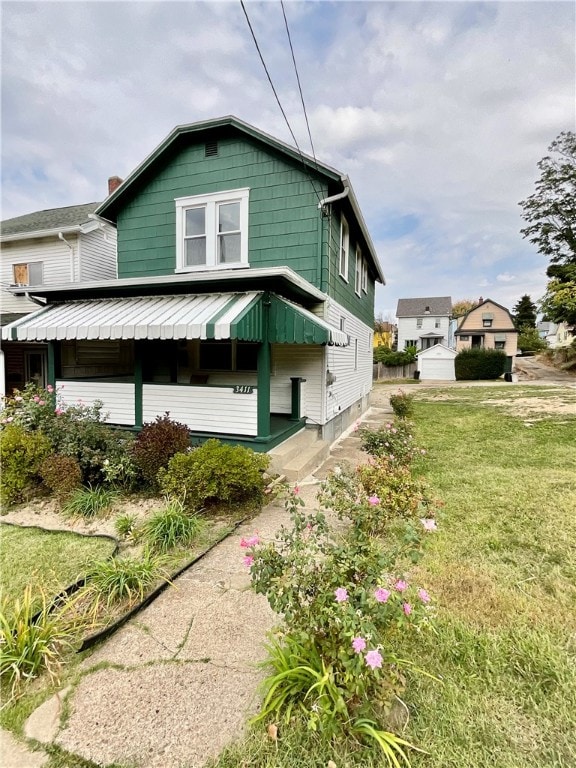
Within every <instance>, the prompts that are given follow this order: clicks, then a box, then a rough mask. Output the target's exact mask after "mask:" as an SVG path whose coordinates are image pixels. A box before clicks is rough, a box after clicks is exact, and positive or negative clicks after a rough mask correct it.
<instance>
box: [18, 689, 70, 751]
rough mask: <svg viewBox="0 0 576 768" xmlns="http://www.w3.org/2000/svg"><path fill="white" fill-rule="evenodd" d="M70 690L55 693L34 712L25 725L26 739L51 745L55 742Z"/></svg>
mask: <svg viewBox="0 0 576 768" xmlns="http://www.w3.org/2000/svg"><path fill="white" fill-rule="evenodd" d="M70 690H71V689H70V686H67V687H66V688H64V689H63V690H61V691H58V693H55V694H54V696H51V697H50V698H49V699H48V701H45V702H44V704H41V705H40V706H39V707H38V709H36V710H35V711H34V712H32V714H31V715H30V717H29V718H28V720H26V722H25V723H24V735H25V736H26V738H28V739H36V741H39V742H41V743H42V744H50V742H52V741H54V738H55V737H56V734H57V733H58V728H59V727H60V715H61V714H62V706H63V704H64V700H65V699H66V696H67V695H68V693H69V691H70Z"/></svg>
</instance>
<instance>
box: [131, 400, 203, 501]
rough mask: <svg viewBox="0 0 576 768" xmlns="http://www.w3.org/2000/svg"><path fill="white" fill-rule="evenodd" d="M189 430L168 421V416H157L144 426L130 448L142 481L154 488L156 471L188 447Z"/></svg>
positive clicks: (175, 422)
mask: <svg viewBox="0 0 576 768" xmlns="http://www.w3.org/2000/svg"><path fill="white" fill-rule="evenodd" d="M189 445H190V443H189V430H188V427H187V426H186V425H185V424H180V423H179V422H177V421H172V419H170V414H169V413H165V414H164V416H157V417H156V421H153V422H149V423H147V424H144V426H143V427H142V430H141V432H140V434H139V435H138V437H137V438H136V440H135V442H134V445H133V447H132V458H133V459H134V463H135V464H136V466H137V467H138V469H139V470H140V473H141V474H142V477H143V479H144V481H145V482H146V483H147V484H148V485H149V486H151V487H156V478H157V476H158V471H159V470H160V469H161V468H163V467H166V466H167V465H168V462H169V461H170V459H171V458H172V456H174V454H176V453H182V452H184V451H186V450H187V449H188V447H189Z"/></svg>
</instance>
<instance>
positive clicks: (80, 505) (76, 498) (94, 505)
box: [62, 485, 118, 519]
mask: <svg viewBox="0 0 576 768" xmlns="http://www.w3.org/2000/svg"><path fill="white" fill-rule="evenodd" d="M117 496H118V493H117V491H115V490H113V489H112V488H104V487H103V486H101V485H98V486H96V487H95V488H93V487H92V486H91V485H90V486H88V488H78V489H77V490H76V491H74V492H73V493H72V494H71V495H70V496H69V498H68V499H67V501H66V502H65V503H64V504H63V506H62V511H63V513H64V514H65V515H68V516H69V517H84V518H86V519H92V518H94V517H97V516H98V515H101V514H102V513H103V512H105V511H106V510H108V509H110V507H111V506H112V504H113V503H114V501H115V499H116V498H117Z"/></svg>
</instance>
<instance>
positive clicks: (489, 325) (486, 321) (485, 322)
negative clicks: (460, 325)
mask: <svg viewBox="0 0 576 768" xmlns="http://www.w3.org/2000/svg"><path fill="white" fill-rule="evenodd" d="M482 327H483V328H492V320H489V319H484V320H482Z"/></svg>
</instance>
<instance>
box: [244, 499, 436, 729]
mask: <svg viewBox="0 0 576 768" xmlns="http://www.w3.org/2000/svg"><path fill="white" fill-rule="evenodd" d="M286 506H287V509H288V511H289V512H290V520H291V525H290V526H285V527H283V528H282V529H281V530H280V532H279V533H278V534H277V537H276V541H275V542H269V543H265V542H262V541H260V539H259V537H258V536H251V537H244V538H243V539H242V540H241V541H240V546H241V548H242V556H243V558H244V563H245V565H247V567H249V568H250V575H251V579H252V586H253V588H254V590H255V591H256V592H258V593H260V594H264V595H265V596H266V598H267V599H268V602H269V604H270V606H271V607H272V608H273V609H274V611H276V612H277V613H278V614H280V615H282V617H283V626H282V628H281V630H280V632H279V635H280V639H279V640H278V641H277V644H276V645H275V646H274V652H273V653H272V663H273V666H274V667H275V668H276V667H277V666H278V669H276V672H280V671H281V669H282V668H285V667H288V668H291V666H292V664H295V665H296V666H297V667H302V665H304V666H307V667H313V668H314V670H316V673H318V674H319V675H320V676H321V677H322V679H324V680H327V681H329V682H330V686H331V687H330V691H331V693H330V692H326V693H324V694H322V695H321V691H320V689H319V688H318V687H317V686H316V687H313V690H314V691H315V694H314V696H312V695H311V692H310V691H308V689H306V690H303V689H302V690H301V689H300V688H299V687H298V686H296V688H294V689H290V690H291V691H292V694H290V696H292V695H294V696H296V697H297V698H298V697H300V698H299V701H300V705H304V702H306V704H305V708H306V711H307V713H308V716H309V722H310V724H311V727H314V728H315V727H322V728H326V729H334V728H336V727H349V724H350V722H351V718H352V719H353V718H358V717H364V716H370V715H374V712H375V711H379V712H380V713H381V712H382V711H385V710H386V709H387V708H388V707H389V706H390V703H391V701H392V698H393V697H394V695H397V694H399V693H400V692H401V691H402V689H403V687H404V675H403V673H402V662H401V661H400V659H399V658H398V656H397V648H398V640H399V638H400V637H402V636H403V635H405V634H406V633H408V632H412V631H414V630H415V629H419V630H420V629H422V628H424V627H425V626H426V625H427V624H428V623H429V618H430V616H431V610H432V609H431V607H430V597H429V595H428V593H427V592H426V590H425V589H424V588H423V586H422V585H420V584H417V583H412V582H411V581H410V579H409V578H408V577H407V576H405V575H404V574H402V573H398V572H397V571H396V568H397V567H398V566H399V564H401V563H405V562H406V558H407V556H408V555H409V553H410V552H412V550H413V549H414V547H415V546H417V544H415V542H417V541H420V540H422V539H424V538H425V536H426V532H425V530H424V528H423V526H422V525H421V524H420V523H418V526H417V527H416V526H415V527H414V530H413V531H412V537H413V538H412V539H411V538H408V539H405V538H404V537H400V538H398V539H397V540H395V541H394V544H393V546H387V547H386V548H383V547H382V545H381V543H380V542H379V541H378V540H377V539H375V538H374V537H373V536H371V535H369V534H368V533H367V532H366V531H364V530H359V529H357V528H354V527H351V529H350V531H349V532H348V534H346V535H344V536H343V535H342V534H339V535H338V536H336V535H334V534H333V533H332V531H331V530H330V528H329V526H328V524H327V521H326V517H325V515H324V514H323V512H322V511H315V512H312V513H306V511H305V510H303V509H302V507H303V501H302V499H301V497H300V496H298V495H297V494H295V493H289V494H288V496H287V501H286ZM365 506H366V507H367V508H374V507H373V505H372V504H370V502H369V501H368V497H366V501H365ZM423 596H424V597H423ZM295 649H296V650H295ZM290 659H292V661H290ZM314 659H315V660H316V662H313V660H314ZM310 675H311V677H310V680H311V681H313V680H314V674H312V672H310ZM281 679H282V680H284V679H285V680H286V681H287V682H286V685H288V680H290V681H291V678H290V676H289V675H285V677H283V678H281ZM270 680H274V682H273V683H272V682H271V683H270V685H271V686H272V685H273V687H274V690H275V691H277V690H278V689H279V688H282V685H281V684H280V680H279V679H276V677H275V676H272V678H270ZM291 682H293V681H291ZM310 686H313V682H311V683H310ZM270 690H272V688H270V689H269V692H270ZM307 691H308V692H307ZM287 695H288V694H287ZM322 696H328V697H329V698H330V697H332V699H331V700H332V705H331V706H330V707H329V708H327V706H325V705H326V701H325V700H324V699H323V698H322ZM272 700H273V699H272V698H270V699H267V700H266V702H267V703H265V706H264V711H271V710H270V706H271V701H272ZM274 701H280V699H275V698H274ZM295 703H296V702H292V704H295ZM276 714H278V713H276ZM340 716H341V717H340ZM346 724H348V725H346Z"/></svg>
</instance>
